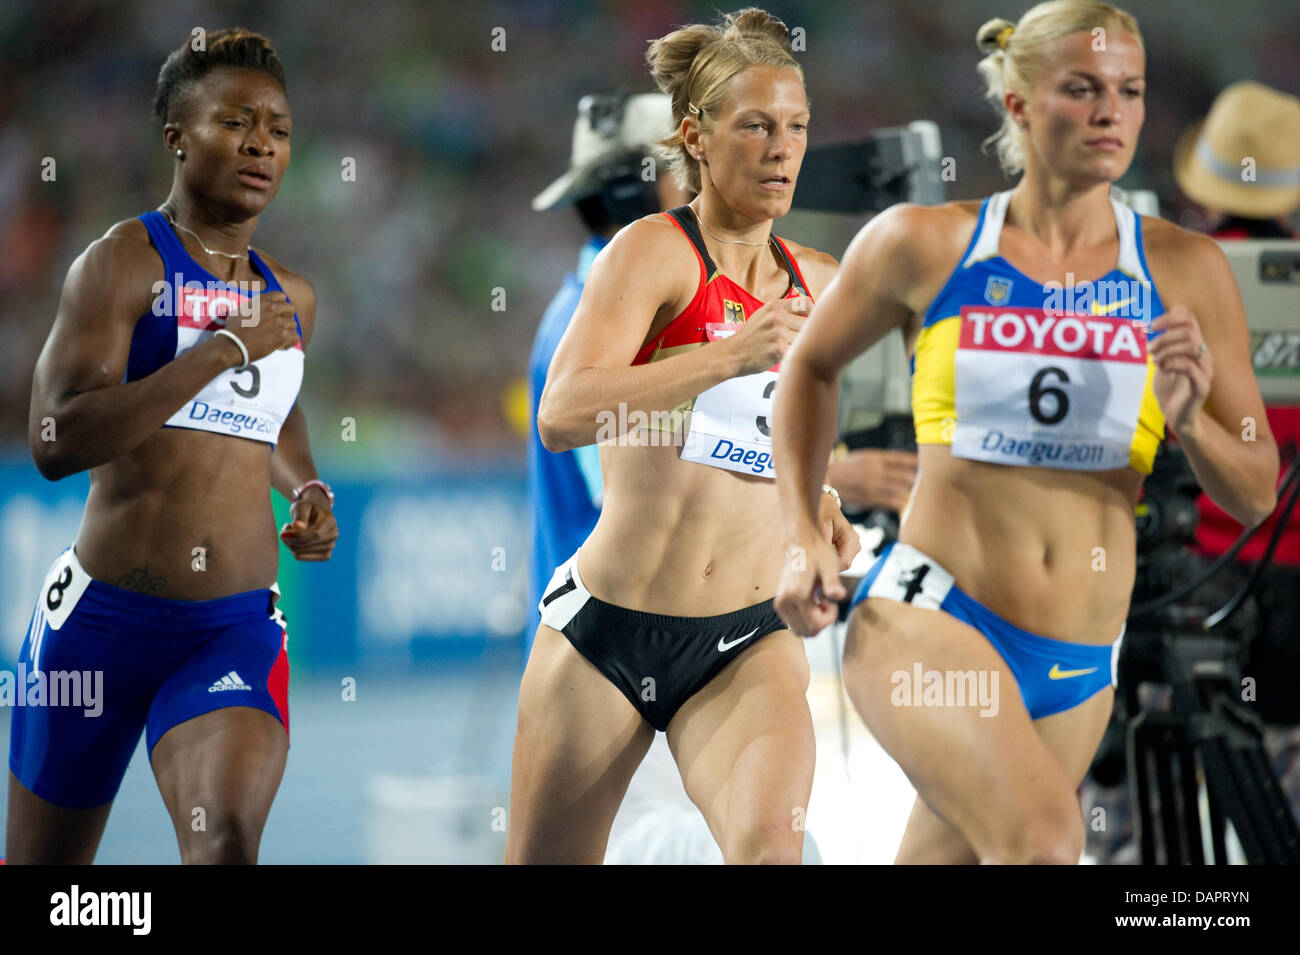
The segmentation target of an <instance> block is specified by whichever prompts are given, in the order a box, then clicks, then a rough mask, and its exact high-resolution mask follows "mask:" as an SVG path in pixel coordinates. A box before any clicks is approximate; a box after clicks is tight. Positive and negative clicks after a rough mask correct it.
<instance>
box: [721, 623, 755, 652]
mask: <svg viewBox="0 0 1300 955" xmlns="http://www.w3.org/2000/svg"><path fill="white" fill-rule="evenodd" d="M756 633H758V627H755V628H754V629H753V630H751V631H749V633H747V634H745V635H744V636H743V637H741V638H740V639H739V640H732V641H731V642H730V643H727V642H726V641H727V638H726V637H719V638H718V652H719V653H726V652H727V651H728V650H730V649H731V648H732V647H738V646H740V645H741V644H742V643H744V642H745V641H746V640H748V639H749V638H750V637H752V636H753V635H754V634H756Z"/></svg>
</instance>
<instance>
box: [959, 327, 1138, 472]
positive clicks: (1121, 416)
mask: <svg viewBox="0 0 1300 955" xmlns="http://www.w3.org/2000/svg"><path fill="white" fill-rule="evenodd" d="M955 375H956V379H955V385H956V395H955V410H956V413H957V426H956V429H955V430H954V433H953V442H952V453H953V454H954V455H956V456H957V457H961V458H969V459H972V460H976V461H989V462H992V463H995V464H1013V465H1023V466H1034V467H1050V468H1062V469H1067V470H1081V471H1102V470H1108V469H1110V468H1120V467H1126V466H1127V465H1128V463H1129V455H1130V448H1131V445H1132V442H1133V435H1134V432H1135V430H1136V429H1137V424H1138V413H1139V411H1140V410H1141V406H1142V395H1143V390H1144V388H1145V387H1146V379H1147V332H1146V326H1145V324H1144V323H1143V322H1141V321H1138V320H1135V319H1128V318H1114V317H1110V316H1105V315H1071V314H1065V315H1054V314H1047V313H1045V312H1043V311H1039V310H1034V309H990V308H988V307H987V306H966V307H964V308H963V309H962V310H961V334H960V338H959V340H958V346H957V354H956V368H955Z"/></svg>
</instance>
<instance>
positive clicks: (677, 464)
mask: <svg viewBox="0 0 1300 955" xmlns="http://www.w3.org/2000/svg"><path fill="white" fill-rule="evenodd" d="M679 451H680V449H679V448H677V447H671V446H661V447H626V446H625V447H604V448H601V450H600V463H601V471H602V473H603V475H604V481H605V485H604V487H605V490H604V502H603V505H602V508H601V513H600V520H599V521H597V523H596V527H595V529H594V530H593V531H592V532H591V535H590V536H589V537H588V538H587V541H586V543H584V544H583V545H582V550H581V552H580V557H579V559H578V573H579V575H580V576H581V578H582V582H583V584H585V585H586V587H587V589H588V590H589V591H590V592H591V594H592V596H594V597H597V598H598V599H600V600H604V601H606V602H607V603H612V604H615V605H617V606H619V607H623V608H625V609H628V610H641V611H645V612H648V613H662V614H670V615H673V616H678V617H709V616H714V615H716V614H722V613H730V612H731V611H733V610H740V609H742V608H744V607H748V606H751V605H753V604H756V603H761V602H762V601H764V600H767V599H769V598H771V597H772V596H773V595H774V594H775V593H776V586H777V582H778V581H779V580H780V577H781V561H782V556H781V533H780V529H781V523H780V519H779V515H778V511H777V497H776V482H774V481H773V480H772V479H771V478H762V477H758V476H754V477H748V476H745V475H742V474H739V473H737V472H734V471H725V470H722V469H720V468H715V467H710V466H709V465H706V464H695V463H693V462H689V461H683V460H681V458H680V456H679Z"/></svg>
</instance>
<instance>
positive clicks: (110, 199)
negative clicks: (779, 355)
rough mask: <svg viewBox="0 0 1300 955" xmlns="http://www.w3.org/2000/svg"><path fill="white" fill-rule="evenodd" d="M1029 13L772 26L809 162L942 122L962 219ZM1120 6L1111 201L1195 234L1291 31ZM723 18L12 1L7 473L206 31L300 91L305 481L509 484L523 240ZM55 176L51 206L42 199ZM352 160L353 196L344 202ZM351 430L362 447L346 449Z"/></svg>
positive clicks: (540, 281)
mask: <svg viewBox="0 0 1300 955" xmlns="http://www.w3.org/2000/svg"><path fill="white" fill-rule="evenodd" d="M1029 5H1030V4H1029V3H1028V2H1027V0H1026V2H1023V3H1021V2H1015V3H1008V2H1005V0H1003V2H993V0H944V2H943V3H939V4H895V3H888V2H852V3H838V2H836V3H822V2H785V0H782V2H774V3H771V4H767V5H766V6H767V7H768V9H771V10H772V11H773V12H775V13H777V14H778V15H779V16H781V17H782V18H783V19H784V20H785V21H786V23H787V24H788V25H790V26H792V27H795V26H798V27H802V28H803V29H804V31H805V34H804V35H805V38H806V52H804V53H802V54H800V56H801V62H802V63H803V65H804V69H805V72H806V74H807V81H808V90H809V96H810V98H811V101H812V105H813V123H812V127H811V136H810V141H811V143H812V144H813V145H817V144H822V143H829V142H833V141H837V140H847V139H858V138H863V137H865V135H866V134H867V133H868V132H869V131H870V130H872V129H873V128H877V127H882V126H896V125H902V124H905V123H907V122H909V121H911V120H914V119H922V118H925V119H933V120H935V121H936V122H938V124H939V126H940V129H941V132H942V137H943V151H944V153H945V154H946V155H949V156H952V157H954V159H955V160H956V175H957V178H956V181H955V182H952V183H950V184H949V193H950V196H952V197H953V198H962V197H974V196H979V195H983V194H987V193H988V192H991V191H993V190H995V189H998V188H1003V187H1004V182H1005V180H1003V179H1002V177H1001V174H1000V173H999V172H998V170H997V165H996V162H995V161H994V160H993V159H992V158H991V157H989V156H985V155H982V154H981V152H980V143H981V141H982V140H983V139H984V138H985V137H986V136H987V135H989V134H990V133H991V132H992V131H993V129H994V125H995V124H994V118H993V114H992V113H991V112H990V111H989V110H988V108H987V107H986V106H985V105H984V103H983V102H982V100H981V98H980V90H979V88H978V84H977V79H976V73H975V63H976V61H977V59H978V54H977V51H976V49H975V43H974V36H975V31H976V29H977V27H978V26H979V25H980V24H981V23H982V22H983V21H984V20H986V19H988V18H989V17H992V16H996V15H1001V16H1007V17H1015V16H1018V15H1019V13H1020V12H1021V11H1022V10H1023V9H1024V8H1025V7H1027V6H1029ZM737 6H739V4H737ZM1121 6H1125V7H1127V8H1128V9H1129V10H1130V11H1131V12H1132V13H1134V14H1135V15H1136V16H1137V17H1138V19H1139V22H1140V24H1141V26H1142V30H1143V33H1144V37H1145V42H1146V48H1147V56H1148V95H1147V120H1146V127H1145V129H1144V132H1143V138H1142V143H1141V145H1140V146H1139V149H1138V155H1137V159H1136V161H1135V163H1134V166H1133V168H1132V170H1131V172H1130V173H1129V175H1128V177H1127V178H1126V180H1125V181H1124V183H1123V185H1125V186H1129V187H1132V188H1149V189H1153V190H1154V191H1155V192H1156V193H1157V195H1158V196H1159V197H1160V200H1161V203H1162V211H1163V212H1164V214H1165V215H1166V216H1168V217H1169V218H1172V219H1174V220H1175V221H1182V222H1184V223H1185V224H1188V225H1190V226H1197V225H1199V223H1198V221H1197V218H1196V211H1195V210H1194V209H1191V208H1189V207H1187V206H1186V204H1185V200H1182V199H1180V197H1179V196H1178V191H1177V188H1176V186H1175V185H1174V183H1173V178H1172V174H1171V173H1170V171H1169V163H1170V156H1171V153H1172V149H1173V144H1174V142H1175V140H1176V138H1177V136H1178V134H1179V132H1180V131H1181V130H1183V129H1184V128H1185V127H1186V126H1187V125H1188V124H1189V123H1191V122H1192V121H1193V120H1195V119H1197V118H1198V117H1200V116H1202V115H1204V112H1205V110H1206V108H1207V107H1208V105H1209V103H1210V102H1211V100H1212V99H1213V97H1214V95H1215V94H1216V93H1217V92H1218V91H1219V90H1220V89H1221V88H1222V87H1224V86H1225V85H1227V84H1228V83H1230V82H1232V81H1234V80H1238V79H1256V80H1259V81H1260V82H1263V83H1266V84H1268V85H1270V86H1273V87H1274V88H1276V89H1280V90H1292V91H1294V90H1297V89H1300V28H1298V27H1297V19H1298V18H1297V14H1296V12H1295V7H1294V4H1293V3H1292V2H1291V0H1249V2H1242V3H1238V4H1234V5H1232V7H1231V14H1230V15H1228V14H1227V13H1226V11H1225V8H1224V5H1223V4H1221V3H1219V2H1217V0H1180V2H1174V0H1169V2H1160V3H1156V2H1149V0H1136V2H1132V3H1128V4H1123V3H1121ZM716 7H717V4H715V3H696V2H666V0H642V2H638V3H635V4H630V3H629V4H614V3H590V2H578V0H540V2H528V3H523V2H520V3H503V2H497V3H483V4H461V3H423V2H373V3H365V4H345V5H339V4H333V3H325V2H306V3H295V4H283V5H268V4H262V3H252V2H243V0H236V2H227V3H222V4H215V3H182V4H177V3H175V2H173V0H138V2H130V3H97V2H89V0H68V2H63V3H59V4H46V3H41V2H33V0H7V2H6V3H5V4H3V6H2V7H0V302H3V305H2V306H0V336H3V337H2V340H3V343H4V344H3V348H0V389H3V400H2V401H0V409H2V412H0V447H2V448H4V449H7V450H12V451H13V452H14V453H15V454H18V455H25V453H26V451H25V448H24V444H25V433H26V417H27V406H28V398H29V393H30V388H31V376H32V368H33V365H34V363H35V361H36V357H37V354H38V352H39V350H40V347H41V343H42V342H43V340H44V338H45V336H46V334H47V333H48V331H49V327H50V323H51V321H52V320H53V317H54V312H55V307H56V304H57V301H58V296H59V290H60V283H61V281H62V277H63V275H64V273H65V271H66V269H67V267H68V265H69V264H70V263H71V261H72V259H73V258H74V257H75V256H76V255H77V254H78V252H79V251H80V250H81V249H83V248H84V247H85V246H86V245H87V244H88V243H89V242H90V241H92V240H93V239H95V238H96V237H97V236H99V235H101V234H102V233H103V232H104V231H105V230H106V229H107V228H108V227H109V226H110V225H112V224H113V223H114V222H116V221H118V220H120V219H123V218H126V217H129V216H132V215H137V214H139V213H140V212H143V211H144V210H146V209H150V208H154V207H156V206H157V205H158V204H159V203H160V202H161V201H162V200H163V199H164V198H165V196H166V194H167V190H168V187H169V185H170V176H171V165H172V162H171V159H170V157H169V155H168V154H167V153H166V152H165V151H164V149H163V147H162V143H161V131H160V128H159V126H158V124H157V122H156V121H154V120H152V119H151V116H150V102H151V98H152V94H153V84H154V80H155V77H156V76H157V71H158V68H159V66H160V65H161V63H162V61H163V59H164V58H165V56H166V55H167V53H168V52H169V51H170V50H171V49H172V48H174V47H176V46H177V45H179V44H180V42H181V41H182V40H183V39H185V38H186V37H187V35H188V34H189V32H190V30H191V29H192V28H194V27H195V26H206V27H210V28H215V27H222V26H231V25H236V24H237V25H241V26H245V27H249V28H252V29H255V30H258V31H261V32H263V33H265V34H267V35H268V36H269V37H270V38H271V39H272V41H273V42H274V44H275V46H276V48H277V50H278V52H279V54H280V57H281V59H282V61H283V62H284V65H285V69H286V73H287V77H288V94H289V99H290V103H291V104H292V107H293V112H294V138H293V164H292V166H291V168H290V171H289V174H288V177H287V179H286V181H285V184H284V187H283V189H282V190H281V193H280V196H279V198H278V199H277V201H276V202H275V204H274V205H273V206H272V207H271V210H270V211H269V212H268V213H267V214H266V215H265V217H264V221H263V222H262V223H261V224H260V227H259V229H258V233H257V237H256V240H255V244H257V245H258V246H259V247H262V248H265V249H267V250H269V251H270V252H271V253H272V254H273V255H275V256H276V257H277V258H279V259H280V260H281V261H282V262H284V263H285V264H286V265H288V266H289V267H291V268H294V269H295V270H297V271H300V272H302V273H303V274H305V275H306V276H307V277H308V278H310V279H311V280H312V281H313V283H314V284H315V286H316V289H317V294H318V300H319V302H320V306H319V311H318V315H319V324H318V326H317V328H318V333H317V336H316V339H315V340H314V342H313V344H312V348H311V354H310V358H309V361H308V364H307V369H308V370H307V378H306V382H305V386H304V403H305V407H306V408H307V410H308V415H309V420H310V421H311V422H312V429H313V438H314V441H313V443H314V444H315V445H316V446H317V448H318V451H317V455H318V459H320V458H324V459H328V460H329V461H331V463H333V464H334V465H335V467H336V469H337V468H338V467H348V466H349V464H350V466H351V469H353V470H355V471H357V472H362V473H364V472H366V471H367V470H370V469H373V468H377V467H387V468H400V467H403V466H405V464H406V463H408V462H411V461H413V460H414V461H420V462H425V463H436V464H437V465H440V466H453V467H454V466H458V465H463V466H472V465H475V464H478V463H481V462H482V461H484V460H485V459H491V460H493V461H496V462H500V463H506V464H507V465H513V464H515V463H518V464H520V466H521V465H522V460H523V453H524V451H523V449H524V440H523V433H524V429H526V428H527V426H528V422H527V415H526V410H525V402H524V398H523V392H522V384H521V382H522V377H523V373H524V369H525V365H526V362H527V356H528V350H529V345H530V342H531V338H532V334H533V331H534V330H535V328H536V325H537V321H538V319H539V317H540V315H541V313H542V311H543V309H544V308H545V305H546V303H547V301H548V300H549V298H550V297H551V295H552V294H553V293H554V291H555V289H556V287H557V285H558V283H559V281H560V279H561V277H562V275H563V274H564V273H565V272H567V271H569V270H571V269H572V267H573V265H574V261H575V256H576V251H577V248H578V246H579V245H580V243H581V241H582V239H583V238H584V233H583V229H582V226H581V224H580V223H579V221H578V219H577V217H576V216H574V215H572V214H568V213H560V214H554V215H540V214H536V213H533V212H531V211H530V209H529V205H528V203H529V199H530V198H531V197H532V196H533V195H534V194H535V193H537V192H538V191H539V190H540V189H541V188H542V187H543V186H545V185H546V184H547V183H548V182H549V181H550V180H551V179H552V178H554V176H556V175H557V174H558V173H559V172H561V171H562V170H563V169H564V168H565V166H566V165H567V160H568V151H569V138H570V135H571V130H572V124H573V117H574V115H575V106H576V103H577V100H578V98H579V97H580V96H581V95H582V94H584V93H587V92H591V91H594V90H599V89H603V88H613V87H617V86H620V85H621V86H625V87H628V88H630V89H631V90H632V91H634V92H639V91H644V90H647V89H649V81H648V79H647V77H646V74H645V69H644V66H643V62H642V58H643V56H644V51H645V45H646V41H647V40H649V39H651V38H653V37H656V36H659V35H661V34H663V33H664V32H666V31H667V30H669V29H670V28H672V27H673V26H675V25H677V24H680V23H684V22H691V21H693V20H697V19H701V18H703V19H712V17H713V15H714V10H715V8H716ZM498 28H500V29H499V30H498ZM502 31H503V32H502ZM494 40H495V43H494ZM494 46H495V47H496V48H495V49H494ZM502 46H504V49H501V47H502ZM46 157H51V158H53V160H54V162H55V165H54V178H53V181H45V180H43V179H42V168H43V167H42V163H43V162H44V161H45V159H46ZM345 157H351V158H353V159H354V160H355V168H356V177H355V181H345V179H344V176H343V175H342V170H343V164H344V160H345ZM860 224H861V223H860V222H859V221H857V220H855V219H852V218H850V217H847V216H843V217H828V216H816V215H811V214H806V213H802V214H801V213H795V214H792V216H791V217H790V221H788V222H785V223H782V224H780V225H779V226H778V231H781V232H784V233H787V234H790V235H792V236H795V237H797V238H798V239H799V240H800V241H803V242H805V243H808V244H812V245H814V246H817V247H820V248H823V249H825V250H826V251H829V252H831V253H832V254H835V255H839V254H840V253H841V252H842V251H843V248H844V246H845V244H846V243H847V240H848V239H849V237H850V236H851V235H852V234H853V232H854V231H855V230H856V228H857V227H858V226H859V225H860ZM345 415H347V416H352V417H354V418H355V419H356V421H357V433H358V442H357V443H356V444H355V445H351V446H347V445H345V444H343V443H342V442H340V441H338V440H337V439H338V436H339V429H338V426H337V422H338V421H339V419H340V418H341V417H342V416H345ZM331 436H332V437H333V438H334V439H335V440H332V441H331V440H328V439H329V438H330V437H331ZM376 451H378V452H379V453H376ZM349 455H350V457H351V460H350V461H349V460H348V456H349ZM332 473H333V472H332Z"/></svg>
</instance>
